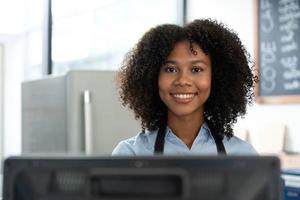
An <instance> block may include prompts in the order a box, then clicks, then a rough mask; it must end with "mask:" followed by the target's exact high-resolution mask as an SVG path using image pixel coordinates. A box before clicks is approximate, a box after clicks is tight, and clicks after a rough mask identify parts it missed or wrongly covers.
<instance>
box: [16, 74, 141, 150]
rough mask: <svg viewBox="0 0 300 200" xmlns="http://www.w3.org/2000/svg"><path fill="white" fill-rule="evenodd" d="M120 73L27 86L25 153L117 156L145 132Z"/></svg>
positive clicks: (66, 77)
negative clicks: (122, 91) (125, 99)
mask: <svg viewBox="0 0 300 200" xmlns="http://www.w3.org/2000/svg"><path fill="white" fill-rule="evenodd" d="M140 130H141V129H140V123H139V122H138V121H137V120H135V118H134V115H133V113H132V111H130V110H129V109H127V108H125V107H123V106H122V105H121V102H120V101H119V97H118V91H117V89H116V83H115V71H70V72H68V73H67V74H66V75H63V76H56V77H55V76H53V77H51V76H50V77H47V78H43V79H40V80H33V81H26V82H23V83H22V153H25V154H27V153H66V152H67V153H87V154H111V152H112V150H113V148H114V147H115V146H116V145H117V144H118V142H119V141H121V140H123V139H126V138H128V137H132V136H134V135H135V134H137V133H138V132H139V131H140Z"/></svg>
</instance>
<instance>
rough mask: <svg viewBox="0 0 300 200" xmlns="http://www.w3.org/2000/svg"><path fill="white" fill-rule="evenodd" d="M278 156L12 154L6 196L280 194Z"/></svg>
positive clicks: (176, 198) (86, 199)
mask: <svg viewBox="0 0 300 200" xmlns="http://www.w3.org/2000/svg"><path fill="white" fill-rule="evenodd" d="M281 187H282V185H281V179H280V162H279V160H278V159H277V158H276V157H258V156H253V157H246V156H239V157H236V156H234V157H232V156H213V157H211V156H210V157H199V156H198V157H196V156H192V157H190V156H184V157H180V156H171V157H166V156H152V157H51V158H50V157H47V158H41V157H40V158H37V157H35V158H34V157H12V158H8V159H7V160H5V164H4V183H3V199H4V200H92V199H93V200H100V199H101V200H118V199H120V200H124V199H127V200H146V199H147V200H150V199H151V200H152V199H153V200H154V199H155V200H169V199H172V200H194V199H195V200H196V199H197V200H202V199H204V200H220V199H222V200H279V199H281V196H282V192H281V191H282V188H281Z"/></svg>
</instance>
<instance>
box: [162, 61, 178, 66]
mask: <svg viewBox="0 0 300 200" xmlns="http://www.w3.org/2000/svg"><path fill="white" fill-rule="evenodd" d="M176 63H177V62H176V61H174V60H167V61H166V62H164V65H165V64H176Z"/></svg>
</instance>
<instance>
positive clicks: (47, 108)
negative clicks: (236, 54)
mask: <svg viewBox="0 0 300 200" xmlns="http://www.w3.org/2000/svg"><path fill="white" fill-rule="evenodd" d="M270 2H272V1H270ZM270 2H269V1H267V0H265V1H260V3H261V6H262V8H261V12H262V11H264V9H265V10H267V9H268V8H271V7H272V5H271V4H270ZM292 2H294V4H293V5H292V10H293V12H294V13H295V17H294V18H293V20H294V22H295V23H296V25H297V24H298V26H299V24H300V23H299V18H300V14H299V13H300V11H299V1H292ZM258 3H259V1H257V0H243V1H241V0H226V1H221V0H210V1H204V0H163V1H162V0H52V1H49V0H0V137H1V138H0V155H1V158H2V159H3V158H6V157H8V156H11V155H20V154H22V153H30V152H40V153H47V152H71V153H72V152H74V153H80V152H84V151H85V152H88V153H97V154H109V152H110V150H111V149H112V148H113V147H114V146H115V145H116V144H117V141H120V140H121V139H123V138H126V137H130V136H133V135H135V134H136V133H137V132H138V131H139V128H138V125H137V124H138V122H136V121H135V120H134V117H133V115H130V114H128V115H127V114H126V116H124V119H125V118H126V120H128V121H126V120H124V124H123V125H122V121H123V120H122V119H123V118H120V119H116V116H117V115H119V114H117V113H120V112H122V108H121V106H120V107H117V108H118V109H119V110H117V109H116V111H115V113H116V114H115V115H112V113H113V112H110V109H113V108H115V107H116V105H117V103H116V102H117V96H116V94H115V88H114V87H113V86H112V87H110V86H109V85H113V82H112V79H113V74H114V71H115V70H117V69H118V68H119V67H120V64H121V62H122V59H123V58H124V56H125V54H126V52H128V51H129V50H130V49H131V48H132V47H133V46H134V45H135V44H136V43H137V42H138V40H139V38H140V37H141V36H142V35H143V34H144V33H145V32H146V31H147V30H149V29H150V28H151V27H153V26H156V25H158V24H162V23H172V24H178V25H183V24H184V23H186V22H190V21H192V20H194V19H197V18H212V19H216V20H218V21H220V22H223V23H224V24H226V25H228V26H229V27H230V28H232V29H233V30H235V31H236V33H237V34H238V36H239V37H240V39H241V41H242V42H243V44H244V45H245V47H246V48H247V50H248V52H249V53H250V55H251V57H252V59H253V61H254V62H255V63H256V64H257V65H259V56H258V55H259V49H258V47H259V46H260V45H261V43H259V42H258V38H259V37H258V33H259V28H258V27H259V26H260V23H259V22H258V21H257V18H258V16H259V15H258V12H257V11H256V8H257V6H258ZM49 5H51V7H49ZM276 6H278V3H277V4H276ZM50 8H51V9H50ZM50 10H51V12H52V26H51V32H49V26H47V24H48V25H49V15H48V14H49V11H50ZM267 11H268V10H267ZM288 12H289V11H288ZM268 13H269V14H270V12H266V16H268ZM262 14H263V13H262ZM298 26H297V27H298ZM293 30H294V31H295V33H297V31H298V32H299V30H298V28H295V29H293ZM293 33H294V32H293ZM51 35H52V36H51ZM295 35H296V34H294V39H295V43H296V48H298V46H297V44H300V41H299V40H300V38H299V37H298V36H297V37H296V36H295ZM49 37H51V38H50V39H51V40H49ZM49 41H50V43H51V45H50V46H51V48H50V50H49ZM49 51H50V52H49ZM49 55H51V58H52V60H51V63H49V60H47V58H49ZM47 56H48V57H47ZM295 56H296V59H295V61H296V67H295V69H294V70H295V74H297V73H299V70H300V66H299V63H298V64H297V62H298V59H299V54H295ZM47 61H48V62H47ZM278 62H280V61H278ZM102 71H103V73H102ZM106 73H108V74H106ZM265 75H268V72H266V74H265ZM270 76H273V74H272V73H271V72H270ZM105 81H106V82H105ZM295 81H296V82H295V85H296V89H295V90H294V94H295V95H293V94H292V95H291V94H288V95H287V98H290V97H291V96H292V99H293V100H292V101H289V100H284V101H281V100H280V98H279V100H275V101H274V102H272V101H271V102H270V101H266V102H263V103H257V102H254V104H253V105H252V106H250V107H249V108H248V113H247V115H246V116H245V117H244V118H242V119H239V120H238V123H237V124H236V126H235V132H236V134H237V135H238V136H239V137H241V138H243V139H245V140H247V141H248V142H250V143H252V144H253V145H254V147H255V148H256V149H257V150H258V151H259V152H260V153H261V154H270V153H271V154H277V155H283V154H297V153H299V152H300V123H299V122H300V120H299V118H300V117H299V116H300V104H299V103H300V101H298V100H299V96H298V95H300V86H299V81H300V77H299V76H296V78H295ZM79 83H80V84H79ZM297 83H298V86H299V87H298V86H297ZM85 87H86V88H85ZM84 91H86V92H87V93H85V94H86V96H84ZM91 91H92V92H91ZM266 95H267V96H272V95H271V94H268V93H266ZM275 96H276V97H277V96H280V95H278V94H275V95H274V97H275ZM284 96H285V95H284ZM106 97H109V98H108V99H106V100H105V101H104V100H103V102H102V99H105V98H106ZM77 98H78V99H77ZM112 99H113V100H112ZM275 99H276V98H275ZM295 99H296V100H295ZM297 99H298V100H297ZM91 102H92V103H93V104H90V103H91ZM107 102H115V104H111V107H110V106H109V105H106V103H107ZM99 104H105V106H103V107H101V106H99ZM91 105H92V106H91ZM90 106H91V107H90ZM105 109H106V110H105ZM91 110H92V113H91ZM56 111H57V112H56ZM104 111H105V112H107V113H108V114H107V115H106V114H103V113H105V112H104ZM124 112H125V113H130V112H129V111H128V110H124ZM91 118H92V119H91ZM116 121H117V122H118V123H119V124H121V125H120V127H119V129H114V130H111V129H110V131H112V132H108V131H107V130H106V129H105V130H102V129H101V127H105V126H107V128H108V129H109V128H111V127H113V126H114V127H115V126H118V123H117V125H116ZM127 122H128V123H127ZM131 123H132V124H131ZM123 126H124V127H123ZM126 128H127V129H126ZM101 131H106V132H105V133H103V134H102V133H101ZM122 131H124V132H126V131H127V132H126V133H124V132H123V133H122ZM83 132H85V133H83ZM84 134H91V135H89V136H86V135H85V136H84ZM101 134H102V135H101ZM93 136H94V137H95V138H96V139H94V140H93V139H91V138H90V137H93ZM110 139H111V140H110ZM88 140H90V142H91V141H92V142H93V144H91V146H90V147H87V146H88V144H87V142H88ZM107 141H109V142H107ZM105 145H106V146H105ZM102 146H103V147H104V146H105V148H102ZM290 162H296V161H295V160H294V159H293V160H292V161H290Z"/></svg>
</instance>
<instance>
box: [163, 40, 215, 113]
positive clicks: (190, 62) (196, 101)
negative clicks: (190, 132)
mask: <svg viewBox="0 0 300 200" xmlns="http://www.w3.org/2000/svg"><path fill="white" fill-rule="evenodd" d="M192 46H193V50H194V51H196V52H197V53H194V51H191V50H190V47H191V46H190V42H189V41H186V40H185V41H181V42H178V43H176V45H175V47H174V49H173V50H172V51H171V53H170V55H169V56H168V58H167V61H166V62H165V63H164V64H163V66H162V67H161V69H160V72H159V79H158V86H159V96H160V98H161V100H162V101H163V102H164V103H165V105H166V106H167V107H168V118H170V117H185V116H196V117H199V116H201V117H203V113H204V104H205V102H206V101H207V99H208V97H209V94H210V90H211V73H212V72H211V61H210V58H209V56H208V55H206V54H205V53H204V52H203V50H202V49H201V48H200V47H199V46H198V45H197V44H195V43H193V44H192ZM171 115H172V116H171Z"/></svg>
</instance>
